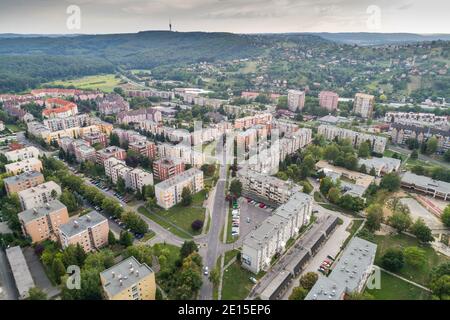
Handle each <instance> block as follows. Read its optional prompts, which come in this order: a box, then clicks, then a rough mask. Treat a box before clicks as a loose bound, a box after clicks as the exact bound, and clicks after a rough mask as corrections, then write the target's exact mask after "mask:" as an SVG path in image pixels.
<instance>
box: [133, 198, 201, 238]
mask: <svg viewBox="0 0 450 320" xmlns="http://www.w3.org/2000/svg"><path fill="white" fill-rule="evenodd" d="M205 196H206V193H205V191H201V192H199V193H197V194H195V195H193V197H192V198H193V200H192V204H191V205H190V206H188V207H184V206H183V205H181V204H178V205H176V206H174V207H172V208H170V209H169V210H163V209H160V208H158V209H155V210H154V212H155V213H156V214H158V215H159V216H161V217H163V218H165V219H167V221H168V222H166V221H164V220H163V219H161V218H159V217H158V216H156V215H154V214H151V213H149V212H148V210H147V209H145V208H143V207H141V208H139V210H140V211H139V212H141V213H142V214H144V215H146V216H147V217H149V218H150V219H152V220H153V221H155V222H156V223H158V224H160V225H161V226H162V227H164V228H166V229H167V230H169V231H171V232H172V233H174V234H176V235H179V236H180V237H183V238H190V237H192V236H195V235H198V234H200V233H201V230H199V231H194V230H192V227H191V225H192V222H193V221H194V220H201V221H204V220H205V208H203V201H204V200H205ZM142 208H143V209H142ZM170 223H172V224H174V225H175V226H177V227H178V228H180V229H181V230H178V229H177V228H176V227H174V226H172V225H171V224H170Z"/></svg>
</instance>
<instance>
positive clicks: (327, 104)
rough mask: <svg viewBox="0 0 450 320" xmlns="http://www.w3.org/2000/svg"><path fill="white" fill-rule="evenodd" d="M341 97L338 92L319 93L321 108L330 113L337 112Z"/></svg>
mask: <svg viewBox="0 0 450 320" xmlns="http://www.w3.org/2000/svg"><path fill="white" fill-rule="evenodd" d="M338 103H339V95H338V94H337V93H336V92H331V91H321V92H320V93H319V106H320V107H321V108H324V109H327V110H329V111H334V110H337V107H338Z"/></svg>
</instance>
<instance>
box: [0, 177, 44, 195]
mask: <svg viewBox="0 0 450 320" xmlns="http://www.w3.org/2000/svg"><path fill="white" fill-rule="evenodd" d="M3 182H4V184H5V189H6V193H7V194H8V195H10V194H12V193H17V192H19V191H22V190H26V189H28V188H32V187H35V186H37V185H39V184H41V183H44V175H43V174H42V173H40V172H38V171H28V172H24V173H22V174H19V175H17V176H12V177H8V178H5V179H3Z"/></svg>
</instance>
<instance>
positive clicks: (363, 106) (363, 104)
mask: <svg viewBox="0 0 450 320" xmlns="http://www.w3.org/2000/svg"><path fill="white" fill-rule="evenodd" d="M374 104H375V97H374V96H372V95H370V94H365V93H357V94H356V95H355V101H354V102H353V112H354V113H355V114H357V115H360V116H361V117H363V118H371V117H372V113H373V107H374Z"/></svg>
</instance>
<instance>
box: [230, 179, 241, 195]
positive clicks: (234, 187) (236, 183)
mask: <svg viewBox="0 0 450 320" xmlns="http://www.w3.org/2000/svg"><path fill="white" fill-rule="evenodd" d="M230 193H231V194H232V195H234V196H235V197H236V198H239V197H240V196H241V195H242V182H241V181H240V180H239V179H234V180H233V181H231V183H230Z"/></svg>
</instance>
